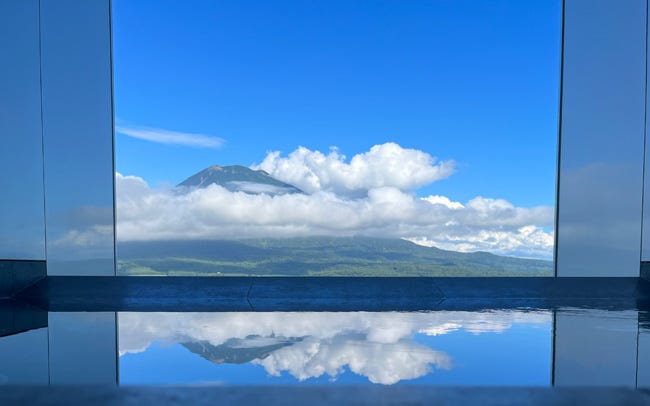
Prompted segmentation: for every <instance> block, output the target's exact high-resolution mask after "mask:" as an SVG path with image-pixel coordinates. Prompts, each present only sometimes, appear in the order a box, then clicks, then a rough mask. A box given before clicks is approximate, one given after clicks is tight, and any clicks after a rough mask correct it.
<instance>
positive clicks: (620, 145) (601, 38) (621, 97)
mask: <svg viewBox="0 0 650 406" xmlns="http://www.w3.org/2000/svg"><path fill="white" fill-rule="evenodd" d="M564 3H565V6H564V8H565V10H564V36H563V64H562V89H561V94H562V97H561V123H560V156H559V185H558V202H557V204H558V216H557V222H558V224H557V228H556V232H557V241H556V246H557V255H556V266H557V276H638V275H639V259H640V246H641V216H642V191H643V150H644V131H645V121H644V120H645V100H646V89H645V83H646V8H647V4H646V3H647V2H646V0H628V1H617V0H566V1H565V2H564Z"/></svg>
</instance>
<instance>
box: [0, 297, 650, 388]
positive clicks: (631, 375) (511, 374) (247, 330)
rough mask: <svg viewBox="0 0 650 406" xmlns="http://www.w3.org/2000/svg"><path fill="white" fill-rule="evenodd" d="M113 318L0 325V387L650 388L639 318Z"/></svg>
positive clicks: (624, 314)
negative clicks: (350, 386)
mask: <svg viewBox="0 0 650 406" xmlns="http://www.w3.org/2000/svg"><path fill="white" fill-rule="evenodd" d="M115 317H116V314H115V313H113V312H99V313H97V312H90V313H50V314H49V323H47V324H48V325H47V326H46V327H42V323H41V321H40V320H39V319H38V318H37V317H32V320H34V323H33V326H34V327H31V328H32V329H30V330H24V329H23V330H21V329H16V328H15V327H16V323H15V322H13V321H12V318H11V317H2V318H0V328H2V331H5V332H9V331H13V332H10V333H7V334H5V335H4V336H0V385H13V384H48V383H49V384H52V385H59V384H88V383H92V384H104V385H106V384H109V385H115V384H116V383H117V382H118V378H117V376H118V372H119V383H120V384H123V385H140V384H144V385H181V384H182V385H250V384H252V385H297V384H299V385H336V384H342V385H367V384H379V385H393V384H398V385H400V384H406V385H494V386H497V385H498V386H516V385H527V386H549V385H555V386H572V385H573V386H575V385H580V386H624V387H638V388H650V356H649V355H650V323H649V322H648V320H650V316H649V315H648V313H647V312H646V311H640V312H637V311H629V310H628V311H604V310H592V309H561V310H557V311H555V312H553V311H523V310H517V311H501V310H494V311H487V312H463V311H457V312H411V313H399V312H379V313H371V312H348V313H343V312H341V313H336V312H332V313H281V312H274V313H120V314H119V323H117V324H116V320H115ZM23 318H24V317H23ZM554 320H555V321H554ZM118 325H119V351H118V346H117V342H116V338H117V335H116V330H115V328H116V327H117V326H118ZM21 326H23V327H22V328H29V327H28V325H27V324H21ZM11 328H13V330H11ZM553 334H554V336H553ZM637 338H638V340H637ZM552 343H554V346H555V347H554V348H552Z"/></svg>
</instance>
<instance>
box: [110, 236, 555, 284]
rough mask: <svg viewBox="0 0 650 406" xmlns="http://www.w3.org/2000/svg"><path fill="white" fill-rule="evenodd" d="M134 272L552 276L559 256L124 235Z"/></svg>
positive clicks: (334, 240) (123, 256)
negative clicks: (549, 258) (554, 258)
mask: <svg viewBox="0 0 650 406" xmlns="http://www.w3.org/2000/svg"><path fill="white" fill-rule="evenodd" d="M118 258H119V263H118V273H120V274H123V275H124V274H126V275H196V276H198V275H261V276H552V275H553V262H551V261H543V260H534V259H523V258H513V257H504V256H498V255H494V254H490V253H486V252H475V253H462V252H454V251H445V250H441V249H437V248H429V247H423V246H420V245H416V244H414V243H412V242H410V241H405V240H400V239H384V238H369V237H308V238H269V239H243V240H229V241H159V242H122V243H119V244H118Z"/></svg>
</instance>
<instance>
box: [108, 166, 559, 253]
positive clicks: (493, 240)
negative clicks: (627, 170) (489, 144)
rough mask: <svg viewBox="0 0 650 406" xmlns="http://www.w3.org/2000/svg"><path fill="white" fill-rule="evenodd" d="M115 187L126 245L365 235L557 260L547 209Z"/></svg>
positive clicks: (126, 183)
mask: <svg viewBox="0 0 650 406" xmlns="http://www.w3.org/2000/svg"><path fill="white" fill-rule="evenodd" d="M116 182H117V220H118V222H117V235H118V239H119V240H120V241H147V240H179V239H227V238H246V237H298V236H313V235H319V236H323V235H325V236H355V235H365V236H373V237H390V238H406V239H409V240H411V241H414V242H416V243H418V244H421V245H429V246H436V247H439V248H446V249H454V250H459V251H477V250H484V251H490V252H494V253H498V254H505V255H519V256H526V257H541V258H550V257H551V255H552V248H553V235H552V233H550V232H548V231H545V230H544V229H543V228H542V227H550V226H552V222H553V209H552V208H551V207H546V206H540V207H533V208H521V207H515V206H513V205H512V204H510V203H508V202H506V201H504V200H494V199H486V198H483V197H477V198H475V199H472V200H471V201H469V202H467V203H466V204H460V203H458V202H453V201H451V200H450V199H448V198H445V197H441V196H432V197H429V198H424V199H420V198H417V197H415V196H413V195H412V194H410V193H408V192H404V191H401V190H399V189H397V188H395V187H378V188H373V189H370V190H368V192H367V195H366V196H364V197H361V198H355V199H352V198H347V197H342V196H339V195H337V194H335V193H333V192H329V191H319V192H315V193H313V194H311V195H306V194H285V195H277V196H270V195H267V194H259V195H253V194H246V193H242V192H230V191H228V190H227V189H225V188H223V187H220V186H218V185H211V186H209V187H207V188H204V189H194V190H191V191H189V192H188V193H177V192H175V191H174V190H156V189H152V188H150V187H149V186H148V185H147V183H146V182H145V181H144V180H143V179H141V178H138V177H134V176H122V175H120V174H117V175H116Z"/></svg>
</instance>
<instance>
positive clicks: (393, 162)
mask: <svg viewBox="0 0 650 406" xmlns="http://www.w3.org/2000/svg"><path fill="white" fill-rule="evenodd" d="M345 160H346V157H345V155H342V154H340V153H339V151H338V149H337V148H332V149H331V150H330V152H329V153H328V154H327V155H326V154H323V153H322V152H320V151H312V150H309V149H307V148H304V147H299V148H298V149H296V150H295V151H293V152H292V153H290V154H289V155H288V156H287V157H286V158H285V157H282V156H281V155H280V152H278V151H274V152H269V153H268V154H267V156H266V158H265V159H264V160H263V161H262V163H261V164H259V165H254V166H253V169H263V170H265V171H266V172H268V173H269V174H270V175H271V176H273V177H274V178H276V179H279V180H281V181H283V182H286V183H290V184H292V185H294V186H296V187H298V188H299V189H301V190H304V191H305V192H307V193H316V192H320V191H327V192H333V193H335V194H337V195H340V196H354V197H358V196H360V195H363V194H365V193H367V192H368V191H369V190H372V189H377V188H383V187H390V188H395V189H399V190H402V191H410V190H415V189H418V188H419V187H422V186H425V185H428V184H431V183H433V182H435V181H438V180H440V179H444V178H447V177H449V176H450V175H451V174H453V173H454V170H455V169H454V167H455V163H454V162H453V161H440V162H439V161H438V160H437V159H436V158H434V157H432V156H431V155H429V154H427V153H426V152H423V151H419V150H416V149H408V148H402V147H401V146H399V145H398V144H395V143H392V142H389V143H385V144H381V145H375V146H373V147H372V148H370V150H369V151H368V152H364V153H362V154H358V155H355V156H353V157H352V159H351V160H350V162H349V163H347V162H345Z"/></svg>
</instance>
